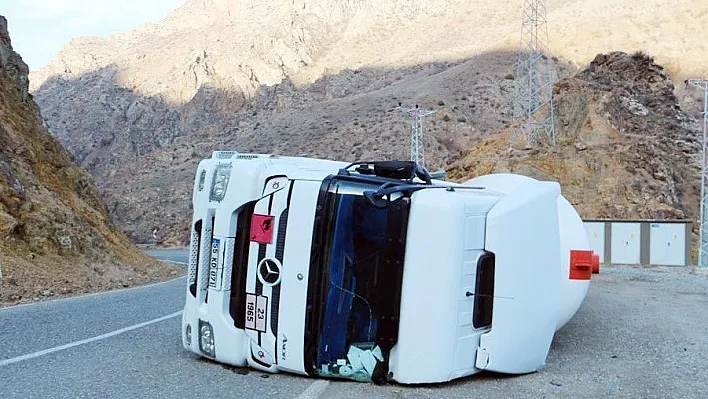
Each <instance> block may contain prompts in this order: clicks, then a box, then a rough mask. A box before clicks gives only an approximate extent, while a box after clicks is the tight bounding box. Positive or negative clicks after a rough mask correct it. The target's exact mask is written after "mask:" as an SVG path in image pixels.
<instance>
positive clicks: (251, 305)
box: [246, 294, 268, 332]
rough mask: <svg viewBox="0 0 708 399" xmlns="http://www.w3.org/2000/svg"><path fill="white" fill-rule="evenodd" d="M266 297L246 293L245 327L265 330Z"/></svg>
mask: <svg viewBox="0 0 708 399" xmlns="http://www.w3.org/2000/svg"><path fill="white" fill-rule="evenodd" d="M267 312H268V298H266V297H264V296H261V295H254V294H246V328H247V329H249V330H256V331H260V332H265V330H266V313H267Z"/></svg>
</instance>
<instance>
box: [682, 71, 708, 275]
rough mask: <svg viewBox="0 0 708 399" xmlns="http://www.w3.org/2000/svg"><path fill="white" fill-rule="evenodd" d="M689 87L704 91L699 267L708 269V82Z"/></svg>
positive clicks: (697, 81) (694, 81)
mask: <svg viewBox="0 0 708 399" xmlns="http://www.w3.org/2000/svg"><path fill="white" fill-rule="evenodd" d="M686 84H687V85H690V86H693V87H697V88H699V89H703V151H702V156H703V161H702V163H701V205H700V206H701V212H700V213H701V215H700V218H701V219H700V226H701V227H700V238H699V245H700V246H699V247H698V248H699V251H698V267H699V268H701V269H703V268H708V232H706V231H705V230H706V228H708V212H706V206H707V205H708V198H707V197H708V188H707V187H706V184H708V163H707V162H706V148H707V147H708V80H703V79H689V80H687V81H686Z"/></svg>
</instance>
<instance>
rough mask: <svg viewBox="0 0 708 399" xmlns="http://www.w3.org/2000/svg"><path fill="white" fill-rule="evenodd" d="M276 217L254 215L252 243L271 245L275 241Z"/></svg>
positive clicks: (252, 220) (252, 219)
mask: <svg viewBox="0 0 708 399" xmlns="http://www.w3.org/2000/svg"><path fill="white" fill-rule="evenodd" d="M274 220H275V217H274V216H270V215H258V214H253V217H252V218H251V241H253V242H257V243H259V244H270V243H271V242H272V241H273V221H274Z"/></svg>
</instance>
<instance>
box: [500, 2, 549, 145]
mask: <svg viewBox="0 0 708 399" xmlns="http://www.w3.org/2000/svg"><path fill="white" fill-rule="evenodd" d="M524 1H525V3H524V13H523V21H522V23H521V46H520V48H519V52H518V54H517V57H516V74H515V76H514V82H515V87H514V95H513V100H512V109H513V121H512V124H513V126H514V130H513V132H512V135H511V143H510V144H513V142H514V141H515V140H516V139H517V138H518V137H519V136H521V137H523V138H524V139H525V141H526V146H530V145H531V143H532V142H535V141H537V140H538V139H539V136H540V135H541V134H542V133H545V134H546V135H547V136H548V139H549V141H550V142H551V145H555V139H556V130H555V110H554V106H553V83H554V82H555V80H556V73H555V70H554V67H553V61H552V60H551V56H550V52H549V50H548V28H547V26H546V23H547V19H546V4H545V1H544V0H524Z"/></svg>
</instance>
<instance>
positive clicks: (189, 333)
mask: <svg viewBox="0 0 708 399" xmlns="http://www.w3.org/2000/svg"><path fill="white" fill-rule="evenodd" d="M184 335H185V337H186V338H187V346H192V325H191V324H187V329H186V331H185V332H184Z"/></svg>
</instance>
